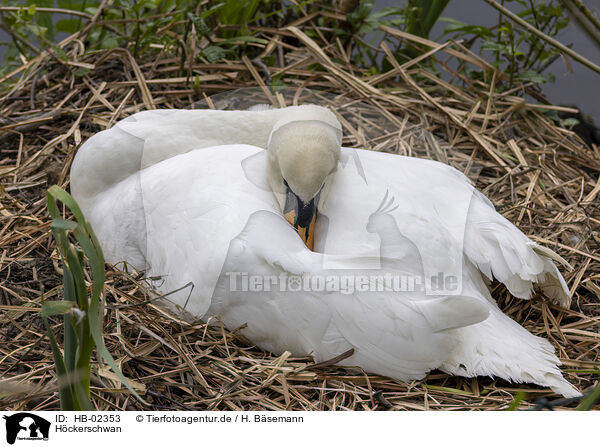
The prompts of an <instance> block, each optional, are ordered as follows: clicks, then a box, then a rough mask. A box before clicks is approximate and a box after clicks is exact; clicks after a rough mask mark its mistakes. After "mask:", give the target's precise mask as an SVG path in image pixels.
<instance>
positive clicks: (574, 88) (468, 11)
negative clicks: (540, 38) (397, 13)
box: [375, 0, 600, 125]
mask: <svg viewBox="0 0 600 447" xmlns="http://www.w3.org/2000/svg"><path fill="white" fill-rule="evenodd" d="M400 3H401V2H399V1H394V0H376V1H375V8H376V9H381V8H385V7H389V6H397V5H398V4H400ZM585 3H586V4H587V5H588V7H590V8H591V9H592V10H594V12H596V15H597V16H598V17H600V1H598V0H586V1H585ZM510 5H511V4H510V3H506V5H505V6H507V7H509V9H510ZM443 16H444V17H449V18H452V19H456V20H460V21H461V22H464V23H468V24H469V25H481V26H485V27H491V26H494V25H496V24H497V23H498V12H497V11H496V10H495V9H494V8H492V7H491V6H489V5H488V4H487V3H485V2H483V0H451V1H450V3H449V4H448V7H447V8H446V10H445V11H444V14H443ZM445 26H446V24H445V23H444V22H438V23H437V24H436V26H435V27H434V29H433V31H432V33H431V35H430V38H431V39H432V40H436V41H438V42H441V41H443V40H444V37H441V36H442V34H443V32H444V28H445ZM440 37H441V39H438V38H440ZM556 39H557V40H558V41H560V42H561V43H563V44H565V45H569V44H573V46H572V47H571V48H572V49H573V50H574V51H575V52H577V53H579V54H581V55H582V56H584V57H585V58H587V59H588V60H590V61H592V62H594V63H595V64H597V65H600V48H598V47H597V46H596V45H595V43H594V41H593V40H592V39H591V38H590V37H588V36H587V35H586V34H585V32H584V31H583V30H581V29H580V28H579V26H578V25H577V22H576V21H575V20H574V19H571V22H570V23H569V26H567V27H566V28H565V29H563V30H562V31H561V32H560V33H559V35H558V36H557V37H556ZM569 62H570V64H571V67H572V69H573V72H572V73H571V72H569V67H568V66H567V64H566V63H565V61H564V60H563V59H562V58H559V59H557V60H556V62H554V64H552V65H551V66H550V67H549V68H548V71H547V72H552V73H554V74H555V75H556V81H555V82H554V83H547V84H544V86H543V87H542V88H543V90H544V93H545V94H546V96H547V97H548V99H549V100H550V101H551V102H552V103H554V104H562V105H576V106H577V107H579V108H580V109H581V111H582V112H583V113H584V114H588V115H591V116H592V117H593V118H594V121H595V123H596V124H597V125H600V74H598V73H596V72H594V71H592V70H590V69H589V68H586V67H584V66H583V65H581V64H579V63H578V62H576V61H573V60H570V61H569Z"/></svg>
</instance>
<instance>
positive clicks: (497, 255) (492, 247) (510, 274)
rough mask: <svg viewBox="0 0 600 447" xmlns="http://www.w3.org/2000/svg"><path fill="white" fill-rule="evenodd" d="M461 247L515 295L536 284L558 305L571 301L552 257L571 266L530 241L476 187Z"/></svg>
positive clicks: (526, 292) (523, 295)
mask: <svg viewBox="0 0 600 447" xmlns="http://www.w3.org/2000/svg"><path fill="white" fill-rule="evenodd" d="M464 251H465V254H466V256H467V258H468V259H469V260H470V261H471V262H473V263H474V264H475V265H476V266H477V268H479V270H481V272H482V273H483V274H484V275H486V276H487V277H488V279H492V278H496V279H498V280H499V281H501V282H502V283H504V284H505V285H506V287H507V288H508V290H509V291H510V293H511V294H513V295H514V296H516V297H518V298H523V299H529V298H530V297H531V293H532V290H533V286H534V284H536V285H538V286H539V287H540V288H541V289H542V291H543V292H544V293H547V294H548V295H549V296H550V297H551V298H552V299H554V300H555V301H557V302H558V303H559V304H560V305H562V306H564V307H568V306H569V305H570V303H571V296H570V293H569V289H568V287H567V285H566V283H565V280H564V278H563V277H562V275H561V274H560V272H559V271H558V269H557V268H556V265H555V264H554V262H553V261H556V262H559V263H561V264H563V265H565V266H568V267H571V266H570V265H569V263H568V262H567V261H566V260H565V259H563V258H562V257H560V256H559V255H558V254H556V253H554V252H553V251H552V250H550V249H549V248H547V247H542V246H539V245H537V244H536V243H534V242H533V241H531V240H530V239H529V238H528V237H527V236H525V235H524V234H523V233H522V232H521V231H520V230H519V229H518V228H517V227H515V226H514V225H513V224H512V223H511V222H509V221H508V220H507V219H505V218H504V217H503V216H502V215H500V214H498V213H497V212H496V210H495V209H494V208H493V206H492V205H491V203H489V201H488V200H487V199H486V198H485V197H484V196H483V195H482V194H481V193H479V192H477V191H476V192H475V193H474V195H473V200H472V201H471V205H470V207H469V215H468V217H467V226H466V229H465V239H464Z"/></svg>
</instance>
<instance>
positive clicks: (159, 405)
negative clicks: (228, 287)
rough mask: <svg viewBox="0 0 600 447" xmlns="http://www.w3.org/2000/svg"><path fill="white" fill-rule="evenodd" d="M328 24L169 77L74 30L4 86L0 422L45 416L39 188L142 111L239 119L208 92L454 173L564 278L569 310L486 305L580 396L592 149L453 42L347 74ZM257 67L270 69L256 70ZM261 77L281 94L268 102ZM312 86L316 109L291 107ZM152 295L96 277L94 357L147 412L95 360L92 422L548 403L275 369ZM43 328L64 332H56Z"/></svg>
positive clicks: (287, 359) (589, 271)
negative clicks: (268, 107)
mask: <svg viewBox="0 0 600 447" xmlns="http://www.w3.org/2000/svg"><path fill="white" fill-rule="evenodd" d="M327 14H329V13H327V12H322V13H314V14H310V15H307V16H306V17H304V19H302V20H299V21H296V23H293V24H291V25H293V26H287V27H284V28H279V29H267V28H264V29H258V30H256V31H257V32H258V34H257V36H258V37H260V38H262V39H265V40H266V41H267V42H268V44H266V45H263V44H254V45H255V46H258V47H260V51H261V53H260V55H259V56H258V57H257V58H256V59H253V60H250V59H248V58H247V57H243V58H242V59H241V60H237V61H232V60H227V61H221V62H214V63H208V62H206V61H205V60H202V59H201V58H198V57H197V54H194V52H191V53H190V54H189V55H188V58H187V59H186V60H185V61H184V62H185V63H180V61H179V60H178V59H175V58H173V57H172V54H171V53H170V50H169V49H168V48H156V51H155V52H154V53H153V55H147V56H146V57H145V58H144V57H142V58H138V59H136V58H134V57H133V56H132V54H131V53H130V52H129V51H127V50H126V49H113V50H108V51H102V52H96V53H91V54H89V53H86V52H85V51H84V50H85V48H84V42H85V35H84V34H85V32H86V29H85V28H84V30H82V31H81V32H80V33H78V34H76V35H74V36H71V37H70V38H68V39H66V40H65V41H63V42H62V43H61V44H60V47H61V48H62V49H63V50H64V51H65V53H66V55H67V60H63V59H61V58H58V57H56V54H54V53H53V52H52V51H50V52H43V53H41V54H40V55H39V56H37V57H36V58H34V59H32V60H29V61H26V62H25V63H24V65H23V66H22V67H21V68H20V69H18V70H16V72H15V73H13V74H12V76H13V79H18V81H17V82H16V83H14V84H13V85H12V87H11V88H10V89H9V90H5V91H2V92H1V98H0V111H1V112H0V116H1V117H2V118H1V120H0V148H1V151H2V152H1V154H2V156H1V157H0V176H1V184H0V195H1V199H2V202H1V203H2V207H1V208H0V323H1V327H0V334H1V335H0V338H1V340H2V343H1V344H0V402H1V404H0V408H1V409H5V410H6V409H10V410H26V409H27V410H50V409H53V410H56V409H59V396H58V387H57V380H56V373H55V369H54V363H53V358H52V351H51V349H50V344H49V341H48V338H47V337H46V336H45V328H44V326H43V324H42V319H41V317H40V307H41V301H42V298H43V299H45V300H54V299H61V297H62V278H61V275H60V273H59V269H60V266H59V263H60V261H59V259H58V256H57V253H56V249H55V248H56V247H55V243H54V241H53V239H52V235H51V232H50V229H49V225H50V218H49V216H48V213H47V210H46V197H45V193H46V189H47V188H48V187H49V186H50V185H53V184H58V185H60V186H61V187H63V188H66V189H68V184H69V169H70V164H71V161H72V160H73V156H74V154H75V153H76V151H77V149H78V147H79V146H80V144H81V142H82V141H85V140H86V139H87V138H89V137H90V136H91V135H93V134H94V133H96V132H98V131H101V130H103V129H106V128H108V127H110V126H112V125H113V124H114V123H115V122H116V121H118V120H120V119H122V118H125V117H127V116H129V115H131V114H133V113H135V112H138V111H141V110H145V109H151V108H186V107H197V106H198V102H199V101H204V103H203V104H204V105H203V106H205V107H220V108H239V107H241V106H240V105H239V104H235V103H232V102H231V101H229V100H228V98H232V97H231V96H227V95H219V94H221V93H223V92H228V91H231V90H235V89H239V88H249V87H254V88H255V89H254V90H252V91H251V92H252V93H248V94H247V95H246V97H247V98H248V99H249V101H251V102H250V103H249V104H247V105H251V104H252V103H260V102H263V103H264V102H267V103H271V104H273V105H274V106H283V105H290V104H293V103H295V102H300V103H301V102H303V101H307V102H318V103H320V104H324V105H333V106H334V107H333V109H334V110H335V111H336V112H337V113H338V116H339V117H340V121H341V122H342V124H343V126H344V129H345V137H344V144H345V145H347V146H355V147H361V148H367V149H371V150H377V151H387V152H393V153H399V154H403V155H413V156H420V157H428V158H432V159H436V160H439V161H442V162H445V163H448V164H450V165H453V166H455V167H457V168H458V169H460V170H461V171H463V172H465V173H467V175H469V176H470V177H471V178H472V179H473V181H474V182H475V183H476V185H477V187H478V188H479V189H480V190H481V191H483V192H484V193H485V194H486V195H487V196H488V197H489V198H490V199H491V200H492V201H493V202H494V204H495V206H496V207H497V209H498V211H499V212H500V213H502V214H503V215H504V216H505V217H507V218H508V219H509V220H510V221H512V222H513V223H515V224H516V225H517V226H518V227H519V228H520V229H521V230H522V231H523V232H524V233H525V234H527V235H528V236H529V237H530V238H532V239H533V240H535V241H537V242H539V243H541V244H544V245H547V246H548V247H550V248H551V249H553V250H555V251H557V252H558V253H559V254H560V255H561V256H562V257H563V258H565V259H566V260H567V261H568V262H569V263H570V264H571V265H572V266H573V270H570V271H565V269H562V270H563V274H564V276H565V279H566V281H567V283H568V285H569V287H570V289H571V292H572V294H573V304H572V306H571V309H562V308H559V307H556V306H555V305H553V304H552V303H550V302H549V300H548V299H547V298H545V297H544V296H542V295H535V296H534V297H533V298H532V299H531V300H529V301H524V300H519V299H515V298H513V297H511V296H510V294H509V293H508V292H507V291H506V289H505V288H504V287H503V286H502V285H499V284H493V296H494V297H495V298H496V299H497V301H498V303H499V305H500V306H501V308H502V309H503V310H504V312H505V313H506V314H508V315H509V316H510V317H511V318H513V319H514V320H516V321H517V322H519V323H520V324H521V325H523V326H524V327H525V328H526V329H527V330H529V331H530V332H532V333H533V334H535V335H539V336H541V337H545V338H547V339H548V340H550V341H551V342H552V344H553V345H554V346H555V347H556V350H557V354H558V356H559V358H560V360H561V361H562V363H563V372H564V374H565V376H566V377H567V378H568V380H569V381H571V382H572V383H573V384H574V385H575V386H577V387H578V388H579V389H581V390H584V391H585V390H588V389H590V388H591V387H592V386H594V385H595V384H596V383H597V379H598V373H599V372H600V349H599V347H600V336H599V335H598V334H599V331H598V329H599V328H600V302H599V300H598V295H599V294H600V249H599V248H600V232H599V228H600V227H599V224H600V212H599V205H600V199H599V195H600V149H599V148H598V147H597V146H593V145H592V146H590V145H588V144H586V143H585V142H584V141H582V139H581V138H580V137H579V136H578V135H577V134H576V133H574V132H573V131H571V130H568V129H565V128H562V127H560V126H559V125H558V124H557V122H555V121H553V120H551V119H550V118H548V116H547V114H546V113H545V112H547V111H552V110H554V111H567V112H569V110H568V109H566V108H564V107H559V106H554V105H551V104H548V102H547V101H545V100H544V98H543V96H541V95H540V93H539V91H537V90H536V89H535V88H534V87H532V86H531V85H519V87H518V89H514V90H508V91H506V90H504V91H503V92H502V93H497V89H496V88H495V87H496V86H497V84H498V83H501V82H504V80H505V75H504V74H503V73H501V72H498V71H496V70H494V68H493V67H491V66H490V65H489V64H488V63H486V62H485V61H484V60H483V59H481V58H479V57H478V56H477V55H475V54H473V53H471V52H469V51H468V50H467V49H465V48H464V47H463V46H462V45H461V44H460V43H459V42H450V43H447V44H444V45H439V44H436V43H434V42H429V41H425V40H424V39H420V38H416V37H414V36H411V35H408V34H405V33H402V32H400V31H397V30H394V29H391V28H385V29H383V31H385V32H387V33H389V34H390V35H391V36H392V37H394V38H396V39H400V40H402V41H404V43H405V44H406V45H408V46H413V48H414V49H415V50H416V51H419V52H420V53H421V55H420V56H418V57H416V58H415V59H413V60H412V61H409V62H407V63H404V64H403V65H400V64H399V63H398V62H397V61H396V59H395V58H394V57H393V56H392V55H391V54H390V52H389V50H388V49H387V47H386V46H385V45H383V46H382V47H381V48H380V51H381V57H385V58H388V59H389V62H390V67H391V68H390V70H389V71H388V72H386V73H383V74H379V75H374V76H372V75H369V74H368V73H366V71H365V70H363V69H359V68H357V67H354V66H351V65H350V64H349V62H348V61H349V58H348V54H347V53H346V50H345V49H344V48H343V46H342V45H340V44H339V42H333V43H332V42H328V41H326V40H325V39H322V38H320V37H318V36H321V33H320V31H319V25H318V22H317V19H318V17H320V16H321V15H327ZM330 15H331V14H330ZM337 19H338V20H343V19H344V17H342V16H338V17H337ZM307 29H310V30H311V31H312V33H311V35H312V36H313V37H309V36H308V35H307V33H306V32H305V31H306V30H307ZM87 30H89V28H87ZM315 36H316V37H315ZM195 44H196V46H197V48H201V46H202V45H203V43H202V42H196V43H195ZM271 54H273V55H275V56H276V57H277V60H278V63H277V64H276V66H267V65H266V64H264V63H262V62H261V59H262V58H264V57H266V56H269V55H271ZM150 56H152V57H150ZM428 58H436V59H437V60H438V61H439V62H440V63H439V64H438V66H439V67H442V68H444V69H445V72H444V73H438V74H435V73H434V72H432V71H430V70H426V69H423V68H422V65H421V64H420V62H423V61H426V60H427V59H428ZM455 64H470V65H472V66H473V67H474V68H477V69H478V70H480V71H482V72H483V73H485V74H486V76H485V79H487V81H481V80H477V81H475V80H470V79H466V78H464V77H462V76H461V75H459V74H458V73H457V72H456V71H455V70H453V68H452V67H453V66H456V65H455ZM315 67H317V68H316V69H315ZM274 77H277V79H278V83H279V84H280V85H281V84H285V86H286V89H285V90H278V89H276V88H271V87H270V84H271V79H272V78H274ZM309 87H310V89H311V93H310V95H312V96H311V97H312V98H317V99H315V100H311V99H310V98H308V97H306V96H305V95H306V92H305V90H306V89H307V88H309ZM518 92H525V93H526V95H527V96H526V97H528V98H530V99H531V98H535V101H534V100H530V101H526V100H525V99H523V96H517V95H516V94H517V93H518ZM215 95H216V96H215ZM237 97H239V95H238V96H237ZM207 98H208V99H207ZM252 98H254V99H252ZM228 101H229V102H228ZM155 297H156V295H155V294H154V292H153V291H152V289H151V288H149V287H147V284H146V283H145V280H144V278H143V277H142V275H139V274H129V273H123V272H121V271H119V270H116V269H114V268H112V267H110V266H109V267H108V273H107V281H106V286H105V297H104V298H105V305H104V312H103V318H104V331H105V343H106V345H107V347H108V348H109V350H110V352H111V353H112V355H113V357H114V358H115V359H116V361H117V363H118V365H119V366H120V367H121V369H122V371H123V373H124V374H125V376H126V377H128V378H129V379H130V380H131V383H132V384H133V386H134V388H135V389H136V390H137V391H138V393H139V394H140V395H141V396H143V397H144V399H145V401H146V404H144V403H141V402H140V401H138V400H136V399H135V398H134V397H133V396H132V395H131V394H130V392H129V391H128V390H127V389H126V388H124V386H123V385H122V384H121V383H120V382H119V380H118V379H117V377H116V375H115V374H114V373H112V372H111V371H110V369H109V368H108V367H107V366H106V365H104V364H103V363H102V362H101V361H96V362H95V363H94V364H93V367H92V371H93V376H92V396H91V397H92V402H93V405H95V407H96V408H97V409H99V410H116V409H138V410H150V409H154V410H162V409H171V410H179V409H194V410H206V409H209V410H217V409H218V410H225V409H231V410H239V409H243V410H265V409H268V410H284V409H285V410H344V409H350V410H370V409H377V410H392V409H394V410H396V409H410V410H427V409H431V410H439V409H445V410H449V409H505V408H507V407H509V406H510V404H511V403H512V402H513V400H514V399H515V396H516V395H517V393H518V392H519V391H522V392H523V393H524V400H523V401H522V402H521V403H520V408H531V407H533V406H534V403H535V401H536V399H538V398H540V397H546V398H548V399H549V400H550V401H552V400H553V399H557V398H558V397H559V396H556V395H553V394H552V393H551V392H550V391H549V390H548V389H543V388H540V387H536V386H535V385H530V384H521V385H516V384H511V383H508V382H504V381H500V380H496V379H494V378H486V377H478V378H473V379H465V378H460V377H453V376H448V375H447V374H444V373H441V372H438V371H433V372H431V373H430V374H429V375H428V376H427V377H426V378H425V379H424V380H422V381H416V382H413V383H402V382H398V381H395V380H392V379H389V378H386V377H380V376H375V375H370V374H366V373H365V372H363V371H361V370H359V369H356V368H342V367H338V366H335V362H336V359H332V360H331V361H330V362H325V363H323V364H314V362H313V360H312V359H311V358H309V357H307V358H295V357H292V356H291V355H289V354H287V353H285V354H283V355H281V356H274V355H272V354H270V353H268V352H264V351H262V350H260V349H258V348H256V347H254V346H253V345H252V344H251V343H250V342H249V341H248V340H244V339H242V338H241V337H239V336H238V335H237V334H236V331H228V330H225V329H223V328H222V327H219V326H218V325H216V326H211V325H206V324H205V323H203V322H189V321H184V320H182V319H180V318H179V317H178V316H174V315H171V314H169V313H167V312H165V311H164V310H161V308H160V307H159V306H158V305H157V302H156V301H153V299H154V298H155ZM50 321H51V323H52V324H53V329H55V330H56V332H57V333H59V334H60V328H61V322H62V319H60V318H56V319H51V320H50ZM59 340H60V336H59ZM574 405H576V404H571V403H562V404H560V405H555V408H573V406H574Z"/></svg>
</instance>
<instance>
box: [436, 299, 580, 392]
mask: <svg viewBox="0 0 600 447" xmlns="http://www.w3.org/2000/svg"><path fill="white" fill-rule="evenodd" d="M454 331H455V332H454V333H455V335H456V336H457V338H458V339H459V343H458V345H457V347H456V349H455V350H454V351H453V352H452V354H451V356H450V357H449V358H448V359H447V360H446V361H445V362H444V363H443V364H442V366H441V368H440V369H442V370H443V371H446V372H447V373H450V374H455V375H460V376H464V377H475V376H496V377H500V378H502V379H505V380H509V381H512V382H516V383H523V382H528V383H535V384H538V385H542V386H547V387H550V388H551V389H552V390H553V391H555V392H556V393H560V394H562V395H563V396H565V397H575V396H581V393H580V392H579V391H578V390H577V389H576V388H575V387H574V386H573V385H571V384H570V383H569V382H568V381H567V380H566V379H565V378H564V377H563V376H562V374H561V371H560V369H559V365H560V361H559V360H558V358H557V357H556V355H555V353H554V348H553V346H552V345H551V344H550V343H549V342H548V341H547V340H544V339H543V338H540V337H536V336H535V335H533V334H531V333H529V332H528V331H527V330H525V329H524V328H523V327H521V326H520V325H519V324H517V323H516V322H514V321H513V320H511V319H510V318H509V317H507V316H506V315H504V314H503V313H502V311H500V309H498V308H497V307H495V306H494V308H493V309H492V311H491V312H490V316H489V318H488V319H487V320H485V321H483V322H481V323H478V324H475V325H472V326H468V327H464V328H460V329H455V330H454Z"/></svg>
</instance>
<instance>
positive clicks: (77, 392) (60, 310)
mask: <svg viewBox="0 0 600 447" xmlns="http://www.w3.org/2000/svg"><path fill="white" fill-rule="evenodd" d="M46 199H47V204H48V212H49V214H50V216H51V217H52V219H53V220H52V223H51V225H50V228H51V230H52V234H53V236H54V239H55V240H56V245H57V247H58V251H59V253H60V256H61V260H62V269H63V284H64V300H62V301H45V302H44V303H43V304H42V317H43V319H44V323H45V325H46V329H47V332H48V337H49V338H50V343H51V345H52V354H53V356H54V363H55V366H56V373H57V375H58V382H59V392H60V405H61V409H62V410H90V409H92V406H91V403H90V373H91V370H90V361H91V356H92V353H93V351H94V348H96V350H97V352H98V354H99V355H100V356H101V357H102V359H103V360H104V361H105V362H106V363H108V365H109V366H110V367H111V368H112V369H113V371H114V372H115V373H116V374H117V375H118V377H119V379H120V380H121V382H122V383H123V384H125V385H126V386H127V387H128V388H129V390H130V391H131V392H132V393H134V394H135V395H136V396H137V394H136V393H135V391H134V390H133V389H132V388H131V387H130V385H129V383H128V382H127V380H126V379H125V377H124V376H123V374H122V373H121V371H120V370H119V368H118V366H117V364H116V363H115V361H114V360H113V358H112V356H111V355H110V353H109V352H108V349H106V346H105V345H104V341H103V338H102V325H101V314H100V300H101V295H102V292H103V290H104V256H103V254H102V249H101V248H100V245H99V244H98V241H97V239H96V237H95V236H94V232H93V231H92V228H91V226H90V224H89V223H88V222H86V221H85V219H84V217H83V214H82V212H81V210H80V209H79V206H78V205H77V203H76V202H75V200H74V199H73V198H72V197H71V196H70V195H69V194H68V193H67V192H66V191H64V190H62V189H60V188H59V187H58V186H52V187H51V188H50V189H48V192H47V195H46ZM59 201H60V202H62V203H63V204H64V205H65V206H66V208H68V209H69V210H70V211H71V213H72V214H73V216H74V218H75V220H71V219H64V218H63V217H62V215H61V212H60V210H59V207H58V203H57V202H59ZM73 240H74V241H75V242H76V243H74V242H73ZM86 260H87V262H86ZM86 264H87V265H89V268H86ZM88 271H89V272H90V273H91V275H90V276H91V283H92V285H91V293H88V287H87V285H86V272H88ZM57 315H63V317H64V326H63V327H64V355H63V353H62V352H61V350H60V348H59V345H58V342H57V340H56V337H55V335H54V332H53V330H52V327H51V325H50V322H49V317H52V316H57Z"/></svg>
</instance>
